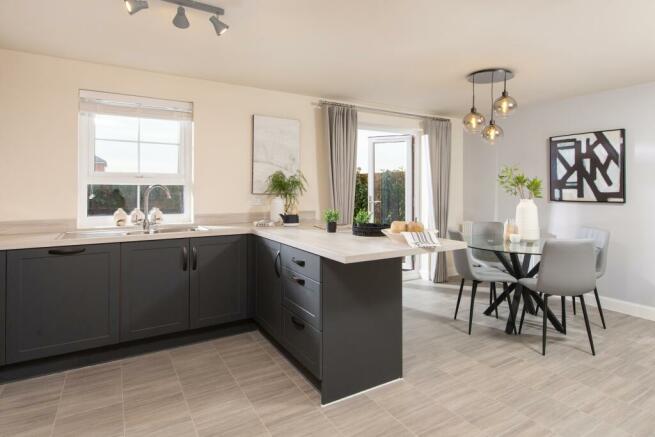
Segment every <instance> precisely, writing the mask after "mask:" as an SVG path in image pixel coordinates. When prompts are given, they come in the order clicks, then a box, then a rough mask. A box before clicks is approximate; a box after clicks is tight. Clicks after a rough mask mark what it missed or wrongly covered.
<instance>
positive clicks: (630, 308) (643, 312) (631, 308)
mask: <svg viewBox="0 0 655 437" xmlns="http://www.w3.org/2000/svg"><path fill="white" fill-rule="evenodd" d="M435 285H436V286H437V287H440V288H450V289H455V290H459V285H455V284H435ZM464 290H466V291H469V292H470V291H471V286H470V285H465V286H464ZM480 291H482V292H483V293H488V292H489V287H478V292H480ZM585 297H586V299H585V303H586V304H587V305H589V306H593V307H596V299H594V296H593V294H592V293H588V294H586V295H585ZM577 304H578V305H579V304H580V303H579V302H578V303H577ZM600 304H601V305H602V306H603V309H604V310H609V311H615V312H617V313H621V314H625V315H627V316H633V317H639V318H640V319H646V320H653V321H655V307H652V306H648V305H642V304H639V303H634V302H628V301H626V300H621V299H615V298H613V297H606V296H603V294H602V292H601V294H600Z"/></svg>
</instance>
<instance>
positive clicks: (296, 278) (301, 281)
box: [291, 276, 305, 285]
mask: <svg viewBox="0 0 655 437" xmlns="http://www.w3.org/2000/svg"><path fill="white" fill-rule="evenodd" d="M291 279H293V280H294V281H296V282H297V283H298V284H300V285H305V280H304V279H302V278H299V277H297V276H292V277H291Z"/></svg>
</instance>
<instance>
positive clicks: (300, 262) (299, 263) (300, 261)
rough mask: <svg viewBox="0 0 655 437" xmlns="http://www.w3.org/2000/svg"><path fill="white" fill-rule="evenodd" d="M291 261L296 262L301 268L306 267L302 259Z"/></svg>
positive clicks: (292, 259)
mask: <svg viewBox="0 0 655 437" xmlns="http://www.w3.org/2000/svg"><path fill="white" fill-rule="evenodd" d="M291 261H293V262H295V263H296V264H298V265H299V266H300V267H305V261H304V260H302V259H295V258H291Z"/></svg>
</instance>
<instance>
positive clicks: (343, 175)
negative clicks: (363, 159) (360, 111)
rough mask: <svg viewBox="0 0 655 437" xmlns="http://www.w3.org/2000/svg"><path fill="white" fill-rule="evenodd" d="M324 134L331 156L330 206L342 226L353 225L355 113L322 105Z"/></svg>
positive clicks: (355, 111) (355, 157)
mask: <svg viewBox="0 0 655 437" xmlns="http://www.w3.org/2000/svg"><path fill="white" fill-rule="evenodd" d="M323 111H324V131H325V141H326V144H327V146H328V148H329V152H330V153H329V157H330V163H329V164H330V203H331V205H332V208H334V209H337V210H339V212H340V213H341V221H340V222H339V223H341V224H348V223H351V222H352V218H353V209H354V208H355V177H356V172H357V110H356V109H355V108H353V107H350V106H345V105H325V106H324V107H323Z"/></svg>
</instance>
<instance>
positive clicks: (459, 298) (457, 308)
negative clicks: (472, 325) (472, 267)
mask: <svg viewBox="0 0 655 437" xmlns="http://www.w3.org/2000/svg"><path fill="white" fill-rule="evenodd" d="M462 290H464V279H462V282H461V283H460V284H459V294H458V295H457V305H455V318H454V319H453V320H457V311H459V302H460V301H461V300H462Z"/></svg>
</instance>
